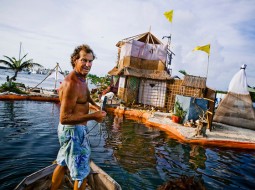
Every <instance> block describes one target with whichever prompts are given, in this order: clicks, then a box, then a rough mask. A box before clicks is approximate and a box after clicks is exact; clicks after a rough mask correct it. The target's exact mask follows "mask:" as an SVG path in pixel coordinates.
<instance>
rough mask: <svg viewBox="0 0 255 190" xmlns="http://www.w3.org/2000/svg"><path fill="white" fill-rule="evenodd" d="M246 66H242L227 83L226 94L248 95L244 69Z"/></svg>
mask: <svg viewBox="0 0 255 190" xmlns="http://www.w3.org/2000/svg"><path fill="white" fill-rule="evenodd" d="M246 66H247V65H245V64H244V65H242V66H241V68H240V70H239V71H238V72H237V73H236V74H235V75H234V76H233V78H232V79H231V81H230V83H229V87H228V92H233V93H236V94H249V91H248V88H247V87H248V85H247V78H246V74H245V68H246Z"/></svg>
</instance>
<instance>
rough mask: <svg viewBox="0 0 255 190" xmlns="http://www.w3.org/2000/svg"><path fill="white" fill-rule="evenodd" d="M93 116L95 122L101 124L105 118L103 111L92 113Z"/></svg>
mask: <svg viewBox="0 0 255 190" xmlns="http://www.w3.org/2000/svg"><path fill="white" fill-rule="evenodd" d="M93 114H94V117H95V120H96V122H98V123H102V122H103V120H104V118H105V116H106V112H105V111H97V112H94V113H93Z"/></svg>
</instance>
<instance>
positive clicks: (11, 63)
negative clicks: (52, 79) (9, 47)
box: [0, 54, 42, 83]
mask: <svg viewBox="0 0 255 190" xmlns="http://www.w3.org/2000/svg"><path fill="white" fill-rule="evenodd" d="M26 56H27V54H26V55H24V56H23V57H22V58H21V59H20V58H19V59H16V58H15V57H12V58H10V57H8V56H5V55H4V57H5V59H6V60H4V59H0V63H3V64H4V65H6V66H7V67H9V68H10V69H12V70H13V71H14V76H12V77H11V78H10V79H9V80H10V83H12V81H13V80H14V81H15V80H16V77H17V75H18V72H20V71H22V69H26V68H33V67H34V66H38V67H42V65H40V64H38V63H34V62H33V59H29V60H27V61H24V60H23V59H25V57H26Z"/></svg>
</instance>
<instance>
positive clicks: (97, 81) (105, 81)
mask: <svg viewBox="0 0 255 190" xmlns="http://www.w3.org/2000/svg"><path fill="white" fill-rule="evenodd" d="M87 78H88V79H89V80H90V81H91V83H92V84H94V85H95V86H97V88H98V90H100V91H103V90H105V89H106V88H107V87H109V86H110V83H111V76H109V75H106V76H104V77H98V76H96V75H93V74H88V77H87Z"/></svg>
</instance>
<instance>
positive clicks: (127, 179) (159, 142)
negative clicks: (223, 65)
mask: <svg viewBox="0 0 255 190" xmlns="http://www.w3.org/2000/svg"><path fill="white" fill-rule="evenodd" d="M58 115H59V105H58V104H55V103H47V102H43V103H42V102H33V101H0V189H1V190H9V189H10V190H11V189H13V188H14V187H15V186H16V185H17V184H18V183H19V182H20V181H21V180H22V179H23V178H24V177H25V176H26V175H28V174H31V173H32V172H35V171H36V170H38V169H41V168H43V167H45V166H47V165H49V164H51V163H52V161H53V160H54V159H55V157H56V155H57V151H58V148H59V144H58V140H57V124H58ZM94 124H95V122H90V123H89V127H90V128H91V127H92V126H93V125H94ZM99 129H100V128H99V126H97V127H96V128H95V129H94V130H92V131H91V136H90V139H91V144H92V159H93V160H94V161H95V163H96V164H98V165H99V166H100V167H101V168H102V169H103V170H105V171H106V172H107V173H108V174H109V175H111V176H112V177H113V178H114V179H115V180H116V181H117V182H118V183H119V184H120V185H121V186H122V187H123V189H124V190H125V189H152V190H153V189H156V188H157V187H158V186H159V185H161V184H162V183H164V182H165V181H167V180H168V179H170V178H171V179H175V178H178V177H180V176H181V175H182V174H185V175H188V176H193V175H195V176H198V177H199V176H201V177H202V179H203V180H204V182H205V185H206V187H207V189H239V190H240V189H254V187H255V170H254V168H255V158H254V156H255V151H238V150H231V149H218V148H208V147H207V148H206V147H202V146H198V145H189V144H182V143H180V142H178V141H177V140H174V139H171V138H169V137H168V135H167V134H165V133H164V132H162V131H160V130H158V129H155V128H150V127H146V126H144V125H143V124H141V123H139V122H135V121H131V120H128V119H126V118H123V117H117V116H113V115H111V114H108V116H107V118H106V121H105V123H103V124H102V125H101V129H102V130H101V132H100V130H99Z"/></svg>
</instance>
